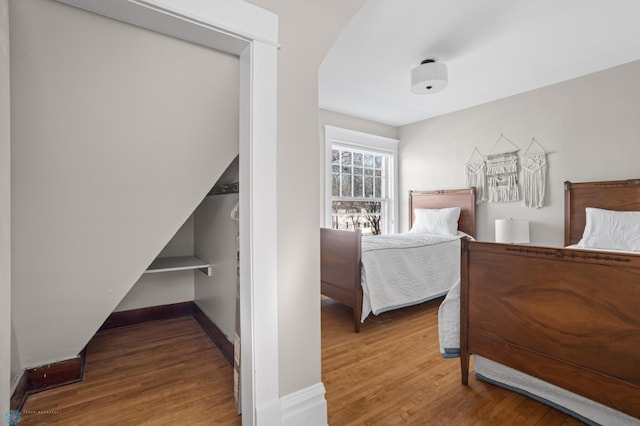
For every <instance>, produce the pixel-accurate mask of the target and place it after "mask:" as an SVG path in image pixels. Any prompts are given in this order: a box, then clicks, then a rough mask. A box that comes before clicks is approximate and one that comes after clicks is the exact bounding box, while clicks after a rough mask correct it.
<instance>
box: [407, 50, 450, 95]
mask: <svg viewBox="0 0 640 426" xmlns="http://www.w3.org/2000/svg"><path fill="white" fill-rule="evenodd" d="M445 87H447V66H446V65H445V64H443V63H441V62H436V61H435V59H425V60H424V61H422V63H421V64H420V65H418V66H417V67H415V68H414V69H412V70H411V91H412V92H413V93H416V94H418V95H426V94H429V93H437V92H439V91H441V90H443V89H444V88H445Z"/></svg>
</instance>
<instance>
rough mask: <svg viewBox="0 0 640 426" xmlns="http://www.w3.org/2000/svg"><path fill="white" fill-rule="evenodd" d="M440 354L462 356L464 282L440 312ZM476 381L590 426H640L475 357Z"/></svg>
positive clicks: (585, 400)
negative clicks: (492, 385)
mask: <svg viewBox="0 0 640 426" xmlns="http://www.w3.org/2000/svg"><path fill="white" fill-rule="evenodd" d="M438 335H439V336H438V337H439V340H440V353H441V354H442V356H443V357H444V358H453V357H459V356H460V282H457V283H456V284H455V285H454V286H453V287H452V288H451V291H449V293H448V294H447V297H445V299H444V301H443V302H442V304H441V305H440V308H439V310H438ZM474 368H475V374H476V377H477V378H479V379H481V380H484V381H488V382H490V383H493V384H495V385H497V386H501V387H504V388H507V389H510V390H513V391H515V392H519V393H522V394H524V395H527V396H529V397H531V398H533V399H536V400H538V401H540V402H542V403H544V404H547V405H551V406H553V407H555V408H557V409H559V410H561V411H563V412H565V413H567V414H569V415H572V416H574V417H576V418H578V419H579V420H581V421H583V422H585V423H587V424H596V425H597V424H601V425H607V426H631V425H635V426H638V425H640V420H639V419H636V418H633V417H630V416H628V415H626V414H624V413H621V412H619V411H616V410H613V409H611V408H609V407H606V406H604V405H602V404H599V403H597V402H594V401H591V400H589V399H586V398H584V397H582V396H580V395H577V394H575V393H572V392H568V391H566V390H564V389H562V388H559V387H557V386H554V385H552V384H550V383H547V382H544V381H542V380H539V379H536V378H535V377H532V376H529V375H527V374H524V373H521V372H519V371H516V370H514V369H512V368H509V367H505V366H504V365H501V364H498V363H495V362H493V361H491V360H488V359H486V358H483V357H480V356H477V355H474Z"/></svg>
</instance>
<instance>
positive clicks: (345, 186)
mask: <svg viewBox="0 0 640 426" xmlns="http://www.w3.org/2000/svg"><path fill="white" fill-rule="evenodd" d="M342 196H343V197H352V196H353V194H352V192H351V175H350V174H346V173H343V174H342Z"/></svg>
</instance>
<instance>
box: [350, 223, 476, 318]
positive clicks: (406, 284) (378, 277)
mask: <svg viewBox="0 0 640 426" xmlns="http://www.w3.org/2000/svg"><path fill="white" fill-rule="evenodd" d="M464 235H465V234H462V233H461V234H460V235H458V236H456V237H447V236H442V235H432V234H422V233H405V234H394V235H377V236H371V237H364V238H362V289H363V301H362V317H361V320H362V321H364V320H365V318H366V317H367V316H368V315H369V314H370V313H371V312H373V313H374V315H378V314H380V313H382V312H385V311H389V310H391V309H396V308H401V307H404V306H409V305H415V304H418V303H421V302H424V301H426V300H430V299H433V298H436V297H439V296H443V295H445V294H447V292H448V291H449V289H450V288H451V287H452V286H453V284H455V283H456V282H457V281H459V277H460V238H461V237H462V236H464Z"/></svg>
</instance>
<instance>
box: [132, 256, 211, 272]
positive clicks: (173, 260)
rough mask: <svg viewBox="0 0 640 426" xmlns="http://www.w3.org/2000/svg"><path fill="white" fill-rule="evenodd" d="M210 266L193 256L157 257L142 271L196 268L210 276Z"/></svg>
mask: <svg viewBox="0 0 640 426" xmlns="http://www.w3.org/2000/svg"><path fill="white" fill-rule="evenodd" d="M211 268H212V266H211V265H210V264H209V263H207V262H205V261H204V260H202V259H199V258H197V257H195V256H180V257H157V258H156V259H155V260H154V261H153V262H151V265H149V267H148V268H147V270H146V271H145V272H144V273H145V274H153V273H156V272H171V271H188V270H191V269H197V270H199V271H200V272H202V273H203V274H206V275H208V276H211Z"/></svg>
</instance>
